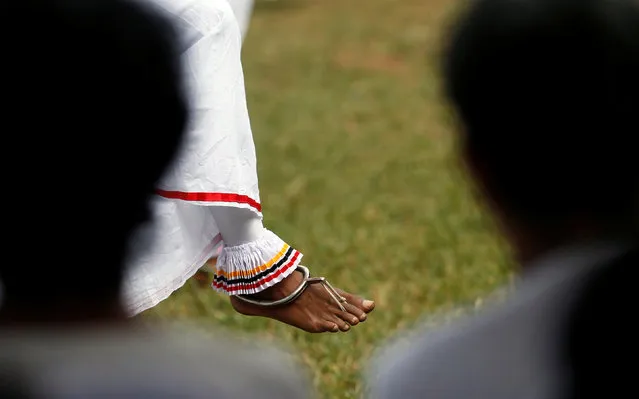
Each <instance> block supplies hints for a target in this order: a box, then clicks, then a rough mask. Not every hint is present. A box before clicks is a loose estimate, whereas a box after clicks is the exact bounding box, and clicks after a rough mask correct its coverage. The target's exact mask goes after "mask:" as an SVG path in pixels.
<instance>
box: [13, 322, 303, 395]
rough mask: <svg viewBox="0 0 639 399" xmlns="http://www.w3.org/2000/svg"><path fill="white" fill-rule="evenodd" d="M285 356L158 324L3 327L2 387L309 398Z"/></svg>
mask: <svg viewBox="0 0 639 399" xmlns="http://www.w3.org/2000/svg"><path fill="white" fill-rule="evenodd" d="M287 360H288V359H286V357H285V356H284V355H283V353H281V352H279V351H277V350H274V349H273V345H272V344H266V343H257V342H256V343H251V344H250V345H249V344H248V343H247V342H239V341H235V340H231V339H229V338H228V337H224V336H220V335H215V336H211V337H205V336H202V335H201V334H197V333H195V332H194V331H190V330H184V329H180V330H176V331H171V330H165V329H158V327H157V326H153V330H148V331H145V330H137V329H130V328H128V329H123V328H120V329H117V330H116V329H111V328H104V327H102V328H100V329H98V328H96V329H94V330H83V331H80V330H66V329H63V330H59V331H53V330H52V331H46V330H42V329H38V330H37V331H29V330H14V331H6V330H3V331H0V390H2V389H3V388H6V387H4V386H3V384H2V382H3V380H4V382H5V383H9V384H12V385H14V386H15V385H18V387H17V388H22V389H24V390H27V391H28V394H29V395H28V397H33V398H47V399H72V398H74V399H76V398H77V399H91V398H118V399H147V398H149V399H152V398H156V399H160V398H166V399H168V398H184V399H196V398H197V399H207V398H220V399H243V398H246V399H250V398H264V399H267V398H268V399H280V398H286V399H300V398H308V397H309V392H307V390H306V387H307V386H308V385H307V384H306V381H305V379H304V378H303V376H302V375H300V373H299V371H298V368H297V367H296V366H294V365H293V363H292V362H291V361H290V360H288V361H287ZM0 396H2V394H1V393H0ZM3 397H4V396H3ZM16 397H19V396H16Z"/></svg>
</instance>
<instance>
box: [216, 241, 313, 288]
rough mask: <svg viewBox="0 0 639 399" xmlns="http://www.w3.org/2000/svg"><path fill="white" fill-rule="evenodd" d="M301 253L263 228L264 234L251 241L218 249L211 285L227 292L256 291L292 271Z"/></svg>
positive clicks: (273, 283)
mask: <svg viewBox="0 0 639 399" xmlns="http://www.w3.org/2000/svg"><path fill="white" fill-rule="evenodd" d="M302 256H303V255H302V254H301V253H300V252H298V251H297V250H296V249H294V248H293V247H291V246H290V245H288V244H287V243H285V242H284V241H282V239H281V238H279V237H278V236H276V235H275V234H274V233H273V232H271V231H269V230H266V229H264V235H262V237H260V238H259V239H257V240H255V241H252V242H249V243H246V244H241V245H237V246H233V247H224V248H223V249H222V252H221V253H220V255H219V256H218V258H217V263H216V266H215V273H214V276H213V282H212V283H211V287H213V289H214V290H216V291H218V292H222V293H225V294H228V295H250V294H256V293H258V292H260V291H263V290H265V289H266V288H268V287H271V286H273V285H275V284H277V283H279V282H280V281H282V280H283V279H284V278H286V277H287V276H289V275H290V274H291V273H293V272H294V271H295V268H296V267H297V265H299V263H300V261H301V260H302Z"/></svg>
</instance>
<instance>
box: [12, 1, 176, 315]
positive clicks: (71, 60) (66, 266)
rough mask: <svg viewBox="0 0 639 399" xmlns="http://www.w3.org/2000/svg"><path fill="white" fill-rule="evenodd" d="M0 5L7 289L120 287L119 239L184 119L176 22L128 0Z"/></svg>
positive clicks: (95, 293) (84, 293)
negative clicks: (171, 22) (175, 29)
mask: <svg viewBox="0 0 639 399" xmlns="http://www.w3.org/2000/svg"><path fill="white" fill-rule="evenodd" d="M0 10H1V13H2V14H1V15H2V23H1V24H0V26H1V27H0V29H1V30H0V32H1V33H2V35H1V39H0V40H1V44H2V47H1V49H2V51H3V53H4V57H3V59H2V64H3V68H2V73H1V75H0V79H2V85H1V86H2V93H1V95H2V97H3V100H4V101H2V103H3V105H2V107H3V119H2V122H3V124H4V126H3V132H4V137H5V145H4V147H3V148H4V150H5V154H4V156H3V157H2V159H3V161H2V162H3V164H2V165H3V170H4V172H3V173H4V176H5V178H4V179H3V181H2V184H3V186H4V187H3V189H4V196H5V212H6V213H7V216H6V219H5V220H4V223H3V226H2V227H3V229H4V231H5V235H4V236H5V237H6V238H5V239H4V240H5V241H4V248H5V249H6V252H5V254H4V256H3V260H2V262H1V263H0V265H1V266H0V279H1V280H2V281H3V283H4V288H5V290H4V295H5V298H4V299H5V300H6V301H7V302H10V301H12V300H16V301H22V302H25V301H30V302H32V303H51V302H55V301H56V300H58V299H61V298H63V299H64V300H69V299H74V298H75V299H76V300H79V299H81V298H84V299H88V298H101V297H104V296H105V295H109V296H110V297H111V296H113V295H114V294H116V295H117V293H118V292H119V286H120V282H121V277H122V273H123V258H124V257H125V253H126V243H127V240H128V238H129V236H130V234H131V232H132V230H134V229H135V228H136V226H138V225H139V224H140V223H141V222H142V221H144V220H145V219H146V218H147V213H148V204H147V202H148V199H149V196H150V194H151V193H152V192H153V190H154V186H155V183H156V181H157V180H158V179H159V178H160V177H161V174H162V173H163V171H164V169H165V167H166V166H167V163H169V162H170V160H171V159H172V157H173V156H174V153H175V152H176V150H177V147H178V145H179V143H180V140H181V136H182V131H183V128H184V125H185V123H186V118H187V112H186V106H185V101H184V98H183V93H182V90H181V87H180V75H181V71H180V67H179V57H178V55H177V52H176V49H175V32H174V31H173V29H172V27H171V25H170V24H169V23H168V22H167V20H165V18H164V17H163V16H161V15H160V14H158V13H157V12H156V11H155V10H154V9H150V8H148V7H143V6H142V5H140V4H137V3H136V2H133V1H126V0H92V1H86V0H56V1H46V0H20V1H11V2H1V3H0ZM34 272H38V273H40V276H39V278H38V279H33V277H32V276H33V274H34ZM103 299H104V298H103Z"/></svg>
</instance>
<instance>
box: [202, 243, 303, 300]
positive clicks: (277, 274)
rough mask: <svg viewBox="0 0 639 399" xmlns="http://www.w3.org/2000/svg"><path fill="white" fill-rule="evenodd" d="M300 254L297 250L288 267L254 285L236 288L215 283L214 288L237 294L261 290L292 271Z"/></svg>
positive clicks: (241, 285)
mask: <svg viewBox="0 0 639 399" xmlns="http://www.w3.org/2000/svg"><path fill="white" fill-rule="evenodd" d="M299 256H300V253H299V252H298V251H297V250H295V255H293V258H291V260H290V261H289V262H288V263H287V264H286V266H284V267H282V268H280V269H277V271H276V272H275V273H273V274H269V275H268V276H266V277H264V278H263V279H261V280H259V281H256V282H254V283H251V284H240V285H237V286H234V287H229V286H227V285H226V284H223V283H218V282H216V281H213V283H212V285H213V287H214V288H219V289H223V290H224V291H226V292H237V291H240V290H250V289H255V288H259V287H261V286H262V285H264V283H268V282H269V281H271V280H273V279H274V278H276V277H278V276H280V275H281V274H282V273H284V272H285V271H287V270H288V269H290V268H291V267H292V266H293V265H294V264H295V262H296V261H297V258H299Z"/></svg>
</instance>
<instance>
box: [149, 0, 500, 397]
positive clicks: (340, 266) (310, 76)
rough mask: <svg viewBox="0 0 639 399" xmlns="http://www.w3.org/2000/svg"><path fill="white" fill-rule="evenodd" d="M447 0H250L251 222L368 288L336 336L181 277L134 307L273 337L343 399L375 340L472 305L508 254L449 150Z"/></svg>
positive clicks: (334, 276) (322, 269) (321, 269)
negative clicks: (245, 308)
mask: <svg viewBox="0 0 639 399" xmlns="http://www.w3.org/2000/svg"><path fill="white" fill-rule="evenodd" d="M458 5H459V1H452V0H449V1H447V0H401V1H399V0H274V1H260V0H257V6H256V10H255V14H254V17H253V20H252V23H251V27H250V29H249V34H248V37H247V39H246V41H245V46H244V55H243V57H244V72H245V75H246V86H247V95H248V102H249V109H250V113H251V119H252V125H253V131H254V135H255V141H256V146H257V151H258V163H259V175H260V184H261V195H262V203H263V207H264V215H265V223H266V225H267V227H269V228H270V229H271V230H273V231H275V232H276V233H277V234H279V235H280V236H282V237H283V238H284V239H285V240H287V241H288V242H289V243H291V244H292V245H294V246H296V247H297V248H298V249H300V250H301V251H302V252H303V253H304V254H305V255H306V258H305V261H304V263H305V264H307V265H308V266H310V267H311V268H312V271H313V272H314V273H315V274H321V275H324V276H327V277H328V278H329V279H330V281H331V282H332V283H333V284H334V285H336V286H339V287H342V288H344V289H348V290H350V291H353V292H357V293H360V294H363V295H364V296H367V297H369V298H372V299H375V300H376V301H377V309H376V311H375V313H374V314H373V315H372V317H370V319H369V320H368V321H367V322H366V323H364V324H362V325H360V326H357V327H356V328H354V329H353V330H351V331H350V332H349V333H347V334H335V335H332V334H325V335H309V334H306V333H303V332H300V331H297V330H295V329H293V328H290V327H287V326H285V325H281V324H278V323H275V322H272V321H270V320H263V319H257V318H247V317H242V316H240V315H237V314H235V313H234V312H233V310H232V309H231V308H230V306H229V305H228V301H227V299H226V298H224V297H221V296H219V295H217V294H215V293H213V292H211V291H209V290H207V289H204V290H202V289H198V288H197V285H196V284H193V283H189V284H187V285H186V286H185V287H184V288H183V289H181V290H180V291H178V292H177V293H176V294H174V295H173V296H171V297H170V298H169V299H168V300H166V301H165V302H163V303H162V304H160V305H159V306H158V307H156V308H155V309H153V310H152V311H151V312H150V316H152V317H160V318H162V319H166V320H193V321H196V322H202V323H210V324H213V325H216V326H221V327H224V328H228V329H229V330H231V331H238V333H239V332H242V334H244V333H248V334H253V335H255V336H259V337H260V338H263V339H266V340H270V341H275V342H279V343H283V344H284V345H288V346H289V347H291V348H292V349H293V350H294V351H295V353H296V356H298V359H299V360H300V361H301V362H303V363H304V364H305V365H306V366H307V368H308V369H309V370H310V373H311V376H312V378H313V383H314V385H315V387H316V388H317V389H318V390H319V392H320V394H321V396H322V397H325V398H355V397H360V396H361V395H362V392H363V386H362V380H361V373H362V371H363V370H364V368H365V367H366V364H367V361H368V359H369V358H370V356H371V354H372V353H373V351H374V350H375V349H376V347H377V346H378V345H379V344H380V343H383V342H384V340H386V339H388V338H389V337H391V336H392V335H393V334H394V333H395V332H397V331H399V330H402V329H405V328H408V327H410V326H412V325H414V324H415V323H416V322H418V321H420V320H421V319H422V317H424V316H428V315H429V314H435V313H438V314H439V313H441V312H450V311H452V310H455V309H458V308H459V307H463V306H466V305H473V304H478V303H480V302H481V298H483V297H485V296H486V295H487V294H488V293H490V292H492V291H493V290H494V289H495V288H496V287H498V286H500V285H502V284H503V283H505V282H506V281H507V279H508V277H509V272H508V270H509V263H510V258H509V257H508V253H507V252H506V251H505V246H504V245H503V243H502V242H501V241H500V240H499V238H498V237H497V235H496V232H495V228H494V226H493V225H492V223H491V221H490V219H489V218H487V217H486V216H485V214H484V212H483V211H482V209H481V208H480V207H479V206H478V204H477V203H476V201H475V199H474V197H473V194H472V191H471V188H470V187H469V185H468V184H467V182H466V181H465V175H464V173H463V170H462V169H461V168H460V164H459V162H458V159H457V158H456V156H455V135H454V133H455V132H454V128H455V126H454V123H453V122H454V120H453V118H452V117H451V115H450V113H449V112H448V110H447V109H446V107H445V105H444V102H443V99H442V97H441V92H440V81H439V79H438V67H439V65H438V59H439V57H438V55H439V53H440V50H441V43H442V37H443V35H444V34H445V29H444V28H445V27H446V24H447V22H448V20H449V18H450V16H451V15H453V12H454V11H455V9H456V8H457V6H458Z"/></svg>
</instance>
